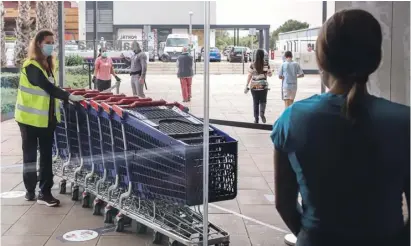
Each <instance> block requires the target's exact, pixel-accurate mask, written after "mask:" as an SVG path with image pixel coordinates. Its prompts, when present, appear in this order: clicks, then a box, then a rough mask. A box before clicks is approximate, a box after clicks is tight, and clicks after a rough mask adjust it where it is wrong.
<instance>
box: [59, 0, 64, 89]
mask: <svg viewBox="0 0 411 246" xmlns="http://www.w3.org/2000/svg"><path fill="white" fill-rule="evenodd" d="M57 15H58V34H59V40H58V43H59V55H58V60H59V77H58V78H59V86H60V87H61V88H63V87H64V67H65V62H64V57H65V55H64V1H60V2H58V10H57Z"/></svg>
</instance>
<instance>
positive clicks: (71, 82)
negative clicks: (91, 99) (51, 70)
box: [64, 73, 89, 88]
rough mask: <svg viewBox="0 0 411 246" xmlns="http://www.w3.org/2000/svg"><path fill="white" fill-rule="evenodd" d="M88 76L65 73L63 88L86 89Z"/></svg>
mask: <svg viewBox="0 0 411 246" xmlns="http://www.w3.org/2000/svg"><path fill="white" fill-rule="evenodd" d="M88 79H89V78H88V75H80V74H69V73H66V81H65V83H64V87H70V88H86V87H87V88H88Z"/></svg>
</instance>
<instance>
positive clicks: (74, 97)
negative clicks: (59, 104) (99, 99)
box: [69, 94, 86, 102]
mask: <svg viewBox="0 0 411 246" xmlns="http://www.w3.org/2000/svg"><path fill="white" fill-rule="evenodd" d="M85 99H86V98H85V97H83V96H81V95H73V94H70V96H69V100H70V101H72V102H80V101H83V100H85Z"/></svg>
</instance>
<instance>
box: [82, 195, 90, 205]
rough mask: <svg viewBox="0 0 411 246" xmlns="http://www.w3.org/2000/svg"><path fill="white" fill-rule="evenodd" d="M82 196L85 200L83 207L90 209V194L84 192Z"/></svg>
mask: <svg viewBox="0 0 411 246" xmlns="http://www.w3.org/2000/svg"><path fill="white" fill-rule="evenodd" d="M82 196H83V200H82V204H81V206H82V207H83V208H89V207H90V194H89V193H88V192H85V191H84V192H83V194H82Z"/></svg>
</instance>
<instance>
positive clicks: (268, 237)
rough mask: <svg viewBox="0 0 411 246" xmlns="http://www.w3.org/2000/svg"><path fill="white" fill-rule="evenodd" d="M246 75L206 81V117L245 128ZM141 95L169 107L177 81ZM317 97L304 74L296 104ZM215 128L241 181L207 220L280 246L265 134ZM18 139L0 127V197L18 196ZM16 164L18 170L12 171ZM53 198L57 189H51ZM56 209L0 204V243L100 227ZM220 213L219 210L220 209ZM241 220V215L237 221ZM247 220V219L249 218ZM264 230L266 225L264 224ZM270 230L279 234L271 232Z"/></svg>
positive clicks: (313, 81) (83, 212)
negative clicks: (228, 139)
mask: <svg viewBox="0 0 411 246" xmlns="http://www.w3.org/2000/svg"><path fill="white" fill-rule="evenodd" d="M121 77H122V79H123V82H122V85H121V92H124V93H126V94H130V93H131V88H130V83H129V76H127V75H121ZM245 82H246V76H245V75H215V76H211V78H210V116H211V118H217V119H227V120H238V121H247V122H251V121H252V120H253V116H252V99H251V95H249V94H247V95H244V93H243V91H244V86H245ZM147 84H148V89H149V90H148V91H147V92H146V93H147V96H149V97H152V98H154V99H159V98H163V99H165V100H167V101H181V96H180V83H179V81H178V79H177V78H176V77H175V76H169V75H167V76H150V75H149V76H148V77H147ZM270 86H271V90H270V91H269V95H268V105H267V120H268V123H270V124H271V123H273V122H274V121H275V119H276V118H277V117H278V116H279V115H280V113H281V112H282V110H283V104H282V101H281V98H280V97H281V91H280V86H281V85H280V81H279V80H278V79H277V78H272V79H271V80H270ZM203 90H204V88H203V77H202V76H196V77H195V78H194V80H193V99H192V100H193V101H192V102H191V103H190V104H187V106H188V107H189V108H190V110H191V112H192V113H193V114H195V115H197V116H199V117H201V116H202V115H203ZM319 91H320V82H319V78H318V76H306V77H305V78H303V79H301V80H300V81H299V91H298V99H301V98H305V97H308V96H310V95H313V94H315V93H319ZM219 127H220V129H222V130H223V131H225V132H227V133H228V134H229V135H231V136H232V137H234V138H235V139H237V140H238V142H239V143H238V146H239V153H238V155H239V162H238V164H239V183H238V196H237V198H236V199H235V200H232V201H225V202H221V203H217V204H216V205H217V207H215V206H210V209H209V211H210V216H209V219H210V221H211V222H213V223H215V224H217V225H219V226H221V227H222V228H224V229H225V230H226V231H228V232H229V233H230V235H231V245H233V246H250V245H255V246H256V245H261V246H263V245H264V246H271V245H276V246H277V245H279V246H282V245H285V244H284V243H283V237H284V235H285V234H284V231H287V227H286V226H285V224H284V223H283V222H282V220H281V218H280V217H279V215H278V213H277V212H276V209H275V207H274V203H273V199H272V197H273V186H274V173H273V171H274V170H273V155H272V144H271V142H270V139H269V132H267V131H258V130H250V129H242V128H234V127H227V126H219ZM21 162H22V151H21V138H20V132H19V129H18V126H17V125H16V123H15V122H14V120H9V121H5V122H2V123H1V164H0V165H1V166H0V167H1V192H5V191H11V190H16V191H22V190H24V186H23V184H22V174H21V172H22V168H21V166H19V165H18V164H21ZM13 164H17V165H16V166H14V167H13V166H11V165H13ZM54 189H55V190H54V193H55V194H56V195H57V193H58V187H57V185H56V186H55V188H54ZM57 197H58V198H59V199H60V200H61V202H62V206H61V207H58V208H47V207H44V206H39V205H37V204H35V203H33V202H26V201H24V199H23V198H16V199H1V233H2V237H1V244H2V245H4V246H11V245H16V246H23V245H30V246H42V245H47V246H57V245H67V242H63V241H62V240H61V239H60V238H61V237H62V235H63V234H64V233H66V232H68V231H72V230H79V229H95V228H101V227H103V226H104V225H103V221H102V218H101V217H99V216H93V215H92V213H91V210H90V209H83V208H82V207H81V205H80V203H79V202H73V201H71V199H70V197H69V196H68V195H57ZM220 207H221V208H224V210H220V209H219V208H220ZM241 215H242V216H243V217H241ZM248 218H253V219H252V220H249V219H248ZM267 225H269V226H267ZM275 228H278V230H276V229H275ZM68 244H73V245H87V246H88V245H90V246H91V245H98V246H109V245H118V246H127V245H130V246H131V245H133V246H135V245H151V234H147V235H134V233H132V232H129V233H115V232H109V233H105V234H103V235H100V236H99V237H98V238H96V239H94V240H90V241H86V242H81V243H68Z"/></svg>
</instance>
